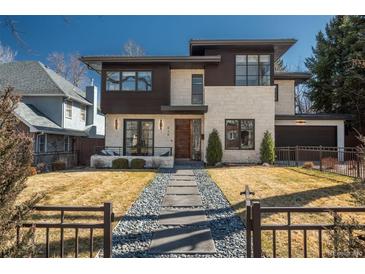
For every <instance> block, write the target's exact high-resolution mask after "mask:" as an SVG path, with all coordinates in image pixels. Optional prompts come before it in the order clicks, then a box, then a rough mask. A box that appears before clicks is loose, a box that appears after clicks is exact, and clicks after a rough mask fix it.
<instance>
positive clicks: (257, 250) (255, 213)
mask: <svg viewBox="0 0 365 274" xmlns="http://www.w3.org/2000/svg"><path fill="white" fill-rule="evenodd" d="M260 207H261V206H260V202H259V201H253V202H252V232H253V233H252V236H253V240H252V242H253V257H254V258H261V212H260Z"/></svg>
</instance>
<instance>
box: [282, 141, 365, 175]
mask: <svg viewBox="0 0 365 274" xmlns="http://www.w3.org/2000/svg"><path fill="white" fill-rule="evenodd" d="M275 151H276V159H275V163H276V164H277V165H283V166H301V165H303V164H304V163H305V162H313V164H314V166H313V168H315V169H319V170H321V171H328V172H333V173H338V174H342V175H347V176H351V177H358V178H365V161H364V157H363V155H360V153H359V152H358V151H357V149H356V148H353V147H325V146H295V147H277V148H276V149H275Z"/></svg>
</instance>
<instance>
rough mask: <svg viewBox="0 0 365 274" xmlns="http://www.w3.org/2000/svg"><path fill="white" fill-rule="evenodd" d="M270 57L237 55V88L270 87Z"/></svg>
mask: <svg viewBox="0 0 365 274" xmlns="http://www.w3.org/2000/svg"><path fill="white" fill-rule="evenodd" d="M270 84H271V62H270V55H236V86H269V85H270Z"/></svg>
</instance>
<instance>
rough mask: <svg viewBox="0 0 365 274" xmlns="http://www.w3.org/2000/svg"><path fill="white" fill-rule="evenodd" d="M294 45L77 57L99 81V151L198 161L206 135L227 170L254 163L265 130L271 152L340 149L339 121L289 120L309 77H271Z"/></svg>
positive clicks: (215, 45) (221, 45)
mask: <svg viewBox="0 0 365 274" xmlns="http://www.w3.org/2000/svg"><path fill="white" fill-rule="evenodd" d="M295 42H296V40H294V39H268V40H191V41H190V44H189V52H190V54H189V56H139V57H128V56H83V57H82V58H81V60H82V61H83V62H84V63H85V64H86V65H87V66H88V67H89V68H90V69H93V70H95V71H97V72H99V73H100V75H101V83H102V86H101V111H102V112H103V113H104V114H105V115H106V131H105V145H106V149H109V150H113V151H114V152H113V154H114V156H113V157H117V156H118V155H123V156H126V157H130V156H132V157H134V156H140V157H141V156H143V157H145V158H146V159H148V157H151V156H154V157H160V156H167V155H169V151H170V149H171V156H170V157H171V158H172V159H173V160H174V159H175V160H176V159H191V160H203V161H204V160H205V151H206V147H207V143H208V142H207V141H208V136H209V134H210V133H211V132H212V130H213V129H217V130H218V132H219V135H220V138H221V141H222V144H223V162H230V163H257V162H259V150H260V143H261V141H262V139H263V136H264V132H265V131H266V130H268V131H269V132H271V133H272V135H273V136H274V137H275V143H276V145H277V146H293V145H306V146H319V145H322V146H339V147H343V146H344V120H345V119H346V116H344V115H329V114H306V115H297V114H296V113H295V91H294V90H295V86H296V85H298V84H300V83H301V82H303V81H305V80H307V79H308V78H309V77H310V75H309V74H308V73H303V72H275V71H274V62H275V61H276V60H278V59H279V58H280V57H282V56H283V55H284V54H285V53H286V52H287V51H288V50H289V49H290V47H292V46H293V45H294V44H295ZM113 154H112V155H113ZM100 158H103V157H102V156H100V157H99V159H100ZM109 158H110V157H109ZM103 159H106V158H103ZM173 160H172V161H173ZM108 165H110V163H108Z"/></svg>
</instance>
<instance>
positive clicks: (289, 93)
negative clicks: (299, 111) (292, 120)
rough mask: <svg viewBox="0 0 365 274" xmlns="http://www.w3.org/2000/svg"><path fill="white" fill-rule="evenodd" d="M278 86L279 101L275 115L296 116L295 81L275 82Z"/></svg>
mask: <svg viewBox="0 0 365 274" xmlns="http://www.w3.org/2000/svg"><path fill="white" fill-rule="evenodd" d="M275 84H277V85H278V88H279V91H278V95H279V96H278V101H276V102H275V114H286V115H294V114H295V85H294V80H275Z"/></svg>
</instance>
